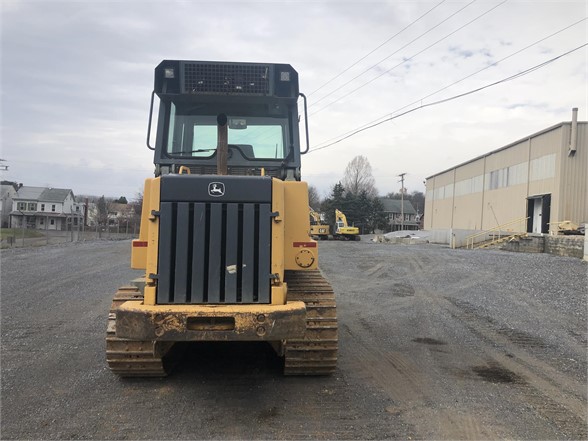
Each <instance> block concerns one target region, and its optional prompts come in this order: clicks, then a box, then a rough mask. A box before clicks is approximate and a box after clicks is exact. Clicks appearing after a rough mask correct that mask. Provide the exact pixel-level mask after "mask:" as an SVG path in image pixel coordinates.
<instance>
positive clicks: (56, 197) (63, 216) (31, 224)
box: [10, 186, 84, 230]
mask: <svg viewBox="0 0 588 441" xmlns="http://www.w3.org/2000/svg"><path fill="white" fill-rule="evenodd" d="M83 216H84V213H83V206H82V205H81V204H77V203H76V201H75V197H74V194H73V191H71V190H70V189H64V188H45V187H29V186H22V187H20V188H19V189H18V191H17V193H16V195H14V196H13V198H12V211H11V212H10V226H11V227H12V228H20V227H23V223H24V227H25V228H36V229H39V230H66V229H67V228H68V225H73V226H74V227H77V226H78V225H79V224H81V223H82V222H83Z"/></svg>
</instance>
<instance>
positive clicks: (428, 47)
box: [311, 0, 508, 115]
mask: <svg viewBox="0 0 588 441" xmlns="http://www.w3.org/2000/svg"><path fill="white" fill-rule="evenodd" d="M507 1H508V0H504V1H502V2H501V3H499V4H497V5H496V6H493V7H492V8H490V9H488V10H487V11H486V12H484V13H482V14H480V15H478V16H477V17H476V18H474V19H472V20H470V21H468V22H467V23H466V24H464V25H462V26H460V27H459V28H457V29H456V30H454V31H452V32H450V33H449V34H447V35H445V36H444V37H443V38H440V39H439V40H437V41H435V42H434V43H432V44H430V45H429V46H427V47H425V48H424V49H423V50H421V51H419V52H417V53H416V54H414V55H412V56H410V57H409V58H405V59H403V60H402V62H400V63H398V64H397V65H395V66H394V67H392V68H390V69H388V70H386V71H385V72H382V73H381V74H380V75H378V76H377V77H374V78H372V79H371V80H369V81H366V82H365V83H363V84H362V85H361V86H359V87H356V88H355V89H353V90H351V91H350V92H347V93H346V94H344V95H342V96H340V97H339V98H337V99H336V100H335V101H332V102H330V103H329V104H327V105H326V106H323V107H321V108H320V109H318V110H317V111H315V112H312V113H311V115H315V114H317V113H319V112H322V111H323V110H324V109H326V108H327V107H329V106H331V105H333V104H335V103H337V102H339V101H341V100H342V99H343V98H345V97H348V96H349V95H351V94H353V93H355V92H357V91H358V90H359V89H362V88H364V87H365V86H367V85H368V84H370V83H372V82H374V81H375V80H377V79H378V78H381V77H382V76H384V75H386V74H387V73H389V72H390V71H392V70H394V69H396V68H397V67H399V66H402V65H403V64H405V63H407V62H408V61H410V60H412V59H414V58H416V57H417V56H418V55H420V54H422V53H423V52H425V51H427V50H429V49H430V48H432V47H433V46H435V45H437V44H439V43H440V42H442V41H443V40H445V39H447V38H449V37H451V36H452V35H453V34H455V33H457V32H459V31H461V30H462V29H464V28H465V27H467V26H469V25H471V24H472V23H473V22H475V21H477V20H479V19H480V18H482V17H484V16H485V15H486V14H489V13H490V12H492V11H493V10H494V9H496V8H498V7H499V6H502V5H503V4H504V3H506V2H507ZM470 4H471V3H469V4H468V5H466V7H467V6H469V5H470ZM462 9H463V8H462ZM458 12H459V11H458ZM382 61H383V60H382ZM346 84H348V83H346Z"/></svg>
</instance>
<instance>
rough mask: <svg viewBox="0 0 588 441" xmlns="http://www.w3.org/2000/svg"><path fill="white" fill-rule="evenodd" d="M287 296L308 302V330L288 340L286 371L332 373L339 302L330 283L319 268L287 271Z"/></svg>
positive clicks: (292, 373)
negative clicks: (303, 334) (300, 336)
mask: <svg viewBox="0 0 588 441" xmlns="http://www.w3.org/2000/svg"><path fill="white" fill-rule="evenodd" d="M284 281H285V282H286V283H287V284H288V300H302V301H303V302H304V303H305V304H306V317H307V318H306V334H305V336H304V338H303V339H297V340H287V341H286V342H285V346H284V349H285V351H284V375H329V374H332V373H333V372H335V369H336V367H337V349H338V333H337V306H336V302H335V294H334V292H333V289H332V288H331V285H330V284H329V282H328V281H327V280H325V278H324V277H323V276H322V275H321V273H320V271H319V270H313V271H286V273H285V275H284Z"/></svg>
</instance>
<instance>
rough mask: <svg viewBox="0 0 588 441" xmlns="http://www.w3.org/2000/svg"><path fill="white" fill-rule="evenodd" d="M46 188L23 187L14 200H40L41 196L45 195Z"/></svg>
mask: <svg viewBox="0 0 588 441" xmlns="http://www.w3.org/2000/svg"><path fill="white" fill-rule="evenodd" d="M44 191H45V187H29V186H24V185H23V186H22V187H20V188H19V189H18V191H17V192H16V195H15V196H14V199H28V200H31V201H36V200H39V196H41V194H43V192H44Z"/></svg>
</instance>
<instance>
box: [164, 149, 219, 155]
mask: <svg viewBox="0 0 588 441" xmlns="http://www.w3.org/2000/svg"><path fill="white" fill-rule="evenodd" d="M204 152H216V148H214V149H196V150H188V151H187V152H176V153H172V154H173V155H190V154H192V153H204Z"/></svg>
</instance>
